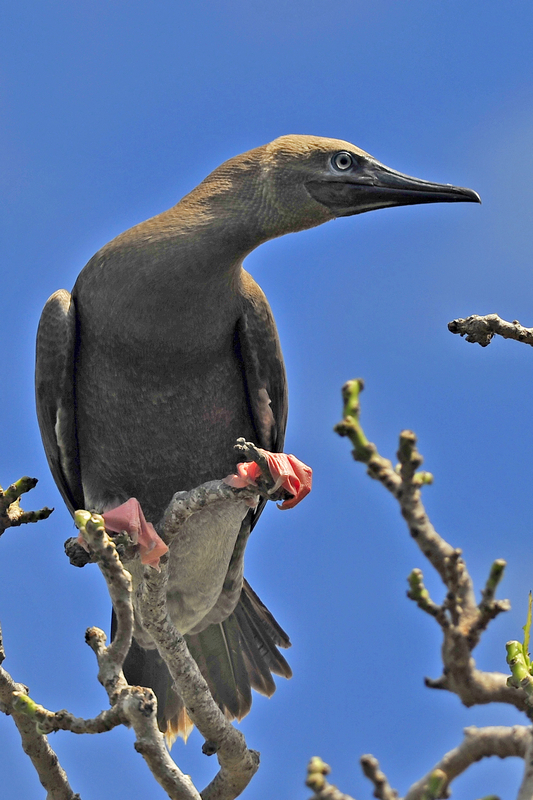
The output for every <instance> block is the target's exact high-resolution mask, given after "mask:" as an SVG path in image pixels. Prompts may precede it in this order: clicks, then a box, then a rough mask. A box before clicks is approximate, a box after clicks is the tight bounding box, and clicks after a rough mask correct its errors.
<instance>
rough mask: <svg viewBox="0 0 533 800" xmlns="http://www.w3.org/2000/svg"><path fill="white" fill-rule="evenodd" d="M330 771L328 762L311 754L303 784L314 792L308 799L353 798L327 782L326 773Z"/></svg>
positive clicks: (331, 799) (341, 799)
mask: <svg viewBox="0 0 533 800" xmlns="http://www.w3.org/2000/svg"><path fill="white" fill-rule="evenodd" d="M330 772H331V767H330V766H329V764H325V763H324V761H322V759H321V758H319V757H318V756H313V758H312V759H311V760H310V761H309V764H308V765H307V780H306V781H305V785H306V786H309V788H310V789H312V790H313V792H314V794H313V796H312V797H310V798H309V800H353V798H351V797H349V796H348V795H347V794H343V793H342V792H340V791H339V790H338V789H337V787H336V786H333V785H332V784H331V783H328V782H327V780H326V775H329V773H330Z"/></svg>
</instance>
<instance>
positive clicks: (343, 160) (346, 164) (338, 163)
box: [332, 152, 353, 172]
mask: <svg viewBox="0 0 533 800" xmlns="http://www.w3.org/2000/svg"><path fill="white" fill-rule="evenodd" d="M332 163H333V166H334V167H335V169H340V170H342V172H344V171H345V170H347V169H350V167H351V166H353V158H352V156H351V155H350V154H349V153H344V152H342V153H337V154H336V155H334V156H333V158H332Z"/></svg>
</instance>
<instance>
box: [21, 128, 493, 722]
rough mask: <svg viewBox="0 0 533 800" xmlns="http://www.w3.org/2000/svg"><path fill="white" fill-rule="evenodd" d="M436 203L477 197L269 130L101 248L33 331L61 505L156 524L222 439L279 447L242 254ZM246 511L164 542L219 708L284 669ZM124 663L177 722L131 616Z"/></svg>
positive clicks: (328, 143)
mask: <svg viewBox="0 0 533 800" xmlns="http://www.w3.org/2000/svg"><path fill="white" fill-rule="evenodd" d="M438 202H480V201H479V197H478V195H477V194H476V193H475V192H473V191H471V190H470V189H463V188H458V187H455V186H451V185H449V184H446V185H443V184H436V183H429V182H427V181H422V180H418V179H416V178H411V177H408V176H406V175H402V174H401V173H399V172H396V171H395V170H392V169H389V168H388V167H386V166H384V165H383V164H381V163H380V162H379V161H376V159H374V158H373V157H372V156H370V155H369V154H368V153H365V152H364V151H363V150H360V149H359V148H357V147H355V146H354V145H352V144H350V143H349V142H345V141H339V140H336V139H325V138H319V137H314V136H282V137H281V138H279V139H276V140H275V141H273V142H271V143H270V144H267V145H264V146H262V147H258V148H257V149H255V150H251V151H249V152H247V153H244V154H242V155H239V156H237V157H235V158H232V159H230V160H229V161H227V162H225V163H224V164H222V165H221V166H220V167H218V168H217V169H216V170H214V172H212V173H211V174H210V175H209V176H208V177H207V178H206V179H205V180H204V181H203V182H202V183H201V184H200V185H199V186H197V187H196V188H195V189H194V190H193V191H192V192H190V194H188V195H187V196H186V197H184V198H183V199H182V200H181V201H180V202H179V203H178V204H177V205H175V206H174V207H173V208H171V209H169V210H168V211H165V212H164V213H162V214H159V215H158V216H156V217H153V218H152V219H149V220H148V221H146V222H143V223H141V224H140V225H136V226H135V227H133V228H131V229H130V230H128V231H126V232H125V233H123V234H121V235H120V236H118V237H117V238H116V239H113V241H111V242H110V243H109V244H107V245H106V246H105V247H103V248H102V249H101V250H100V251H99V252H98V253H96V255H95V256H94V257H93V258H92V259H91V260H90V261H89V263H88V264H87V265H86V267H85V268H84V269H83V270H82V272H81V273H80V275H79V277H78V279H77V281H76V284H75V286H74V289H73V291H72V294H69V293H68V292H67V291H65V290H59V291H58V292H56V293H55V294H53V295H52V297H51V298H50V299H49V300H48V302H47V303H46V305H45V308H44V311H43V314H42V317H41V322H40V325H39V332H38V336H37V367H36V393H37V412H38V418H39V424H40V428H41V434H42V438H43V442H44V447H45V450H46V455H47V458H48V462H49V465H50V468H51V470H52V474H53V476H54V479H55V481H56V483H57V485H58V487H59V490H60V492H61V494H62V496H63V498H64V500H65V502H66V504H67V506H68V508H69V509H70V511H71V513H73V512H74V511H75V510H76V509H79V508H85V509H89V510H91V511H97V512H99V513H103V512H106V511H109V510H111V509H115V508H116V507H118V506H121V505H122V504H124V503H126V502H127V501H129V500H130V498H137V500H138V501H139V503H140V508H141V509H142V512H144V515H145V517H146V519H147V520H148V522H152V523H157V522H158V521H159V520H160V519H161V517H162V515H163V512H164V510H165V508H166V507H167V505H168V503H169V501H170V499H171V498H172V496H173V494H174V493H175V492H176V491H178V490H188V489H191V488H193V487H195V486H198V485H200V484H201V483H203V482H205V481H208V480H213V479H216V478H223V477H224V476H226V475H227V474H228V473H235V471H236V457H234V456H233V455H232V453H233V444H234V442H235V440H236V439H237V438H238V437H245V439H247V440H251V441H253V442H255V443H256V444H257V445H258V446H260V447H262V448H264V449H265V450H267V451H272V452H274V453H279V452H281V451H282V448H283V440H284V434H285V425H286V420H287V389H286V381H285V370H284V366H283V358H282V354H281V348H280V344H279V341H278V335H277V332H276V326H275V323H274V319H273V317H272V313H271V311H270V308H269V305H268V303H267V300H266V298H265V296H264V294H263V292H262V291H261V289H260V288H259V286H258V285H257V284H256V283H255V281H254V280H253V278H252V277H251V276H250V275H249V274H248V273H247V272H245V270H244V269H243V266H242V262H243V260H244V258H245V257H246V256H247V255H248V253H250V252H251V251H252V250H253V249H254V248H256V247H258V246H259V245H260V244H262V243H263V242H266V241H267V240H269V239H272V238H274V237H277V236H282V235H283V234H286V233H291V232H294V231H301V230H305V229H307V228H312V227H314V226H316V225H320V224H322V223H323V222H327V221H328V220H331V219H334V218H335V217H341V216H351V215H354V214H360V213H362V212H364V211H371V210H373V209H379V208H386V207H389V206H401V205H412V204H416V203H438ZM263 505H264V504H260V505H259V506H258V507H257V509H255V510H254V509H252V508H250V507H249V505H246V504H245V503H244V502H243V503H242V505H240V504H239V503H235V504H229V505H227V507H226V506H225V505H224V504H221V506H220V507H210V508H209V509H205V510H204V511H202V512H200V513H198V514H196V515H194V516H193V517H191V518H190V520H188V522H187V523H186V524H185V525H184V527H183V531H182V532H181V533H180V534H179V535H178V536H177V537H176V539H175V540H174V541H173V542H172V544H171V548H170V577H169V588H168V608H169V612H170V614H171V616H172V619H173V621H174V623H175V625H176V627H177V628H178V630H179V631H180V632H181V633H183V634H184V635H185V636H186V637H187V642H188V645H189V649H190V651H191V653H192V655H193V656H194V658H195V659H196V660H197V662H198V664H199V666H200V669H201V670H202V672H203V674H204V676H205V677H206V680H207V681H208V683H209V686H210V688H211V690H212V693H213V696H214V698H215V700H216V701H217V702H218V704H219V705H220V707H221V708H222V709H223V711H224V712H225V713H226V715H227V716H228V717H229V718H235V717H236V718H238V719H240V718H241V717H243V716H244V715H245V714H246V713H247V712H248V711H249V709H250V705H251V687H253V688H254V689H256V690H257V691H259V692H262V693H263V694H266V695H271V694H272V693H273V691H274V689H275V684H274V681H273V678H272V673H274V674H276V675H283V676H285V677H290V675H291V671H290V667H289V666H288V664H287V662H286V661H285V659H284V658H283V657H282V655H281V654H280V652H279V651H278V647H288V646H289V644H290V642H289V639H288V636H287V634H286V633H285V632H284V631H283V630H282V629H281V628H280V626H279V625H278V624H277V622H276V621H275V620H274V618H273V617H272V615H271V614H270V612H269V611H268V610H267V609H266V607H265V606H264V605H263V604H262V603H261V601H260V600H259V598H258V597H257V595H256V594H255V593H254V592H253V591H252V589H251V587H250V586H249V585H248V583H247V582H246V581H245V580H244V577H243V559H244V547H245V544H246V540H247V538H248V536H249V533H250V531H251V529H252V527H253V526H254V524H255V523H256V521H257V518H258V516H259V514H260V512H261V510H262V508H263ZM119 528H120V523H119ZM139 570H140V566H139ZM140 575H141V572H140V571H139V575H138V576H137V578H139V577H140ZM135 578H136V576H135V575H134V580H135ZM124 669H125V674H126V677H127V679H128V681H129V682H130V683H132V684H139V685H144V686H150V687H152V688H153V689H154V691H155V692H156V694H157V697H158V703H159V721H160V726H161V729H162V730H167V732H169V733H171V732H172V731H176V730H177V729H178V727H181V729H182V730H183V729H184V728H185V727H186V715H185V714H184V713H183V712H184V709H183V703H182V702H181V699H180V698H179V696H178V695H177V694H176V692H175V691H174V689H173V688H172V685H171V680H170V676H169V673H168V670H167V669H166V666H165V664H164V663H163V662H162V660H161V658H160V657H159V655H158V653H157V650H155V649H154V643H153V641H152V640H151V639H150V637H149V636H148V634H147V633H146V631H144V630H143V628H142V625H141V623H140V621H139V620H138V619H136V624H135V639H134V642H133V645H132V648H131V650H130V653H129V656H128V658H127V660H126V663H125V666H124Z"/></svg>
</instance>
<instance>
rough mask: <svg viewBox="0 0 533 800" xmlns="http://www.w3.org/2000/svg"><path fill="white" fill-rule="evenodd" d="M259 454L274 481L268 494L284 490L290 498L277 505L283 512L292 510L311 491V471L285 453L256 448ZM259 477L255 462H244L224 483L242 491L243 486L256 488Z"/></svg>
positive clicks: (301, 462)
mask: <svg viewBox="0 0 533 800" xmlns="http://www.w3.org/2000/svg"><path fill="white" fill-rule="evenodd" d="M258 450H259V452H260V453H261V455H262V456H264V458H265V459H266V461H267V463H268V469H269V472H270V474H271V476H272V480H273V481H274V486H273V487H272V488H271V489H269V494H274V492H277V491H278V490H279V489H284V490H285V491H286V492H288V494H290V495H292V497H290V498H288V499H287V500H284V501H283V503H281V504H280V505H278V508H281V509H283V510H285V509H287V508H294V506H295V505H297V504H298V503H299V502H300V500H303V498H304V497H305V496H306V495H308V494H309V492H310V491H311V483H312V477H313V470H312V469H311V467H308V466H307V464H304V463H303V461H300V460H299V459H298V458H296V456H293V455H287V454H286V453H270V452H269V451H268V450H262V449H261V448H258ZM260 476H261V470H260V468H259V467H258V465H257V464H256V463H255V461H245V462H243V463H240V464H237V474H236V475H228V476H227V478H224V483H227V484H229V485H230V486H233V488H235V489H242V488H244V487H245V486H257V479H258V478H259V477H260Z"/></svg>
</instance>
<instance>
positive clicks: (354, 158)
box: [245, 135, 481, 235]
mask: <svg viewBox="0 0 533 800" xmlns="http://www.w3.org/2000/svg"><path fill="white" fill-rule="evenodd" d="M253 153H257V154H258V156H259V159H260V163H261V173H262V174H261V180H260V184H259V185H260V190H261V192H262V195H263V198H262V199H263V204H262V209H263V220H264V221H266V222H267V224H269V225H270V226H271V227H272V229H277V230H276V233H274V235H281V234H283V233H288V232H289V231H297V230H303V229H305V228H311V227H313V226H315V225H320V224H321V223H323V222H326V221H327V220H330V219H333V218H335V217H347V216H352V215H353V214H362V213H363V212H364V211H373V210H374V209H378V208H388V207H391V206H404V205H414V204H417V203H453V202H476V203H479V202H481V201H480V199H479V195H478V194H476V192H474V191H472V190H471V189H463V188H459V187H457V186H452V185H450V184H440V183H430V182H429V181H423V180H420V179H418V178H412V177H409V176H408V175H403V174H402V173H401V172H397V171H396V170H393V169H390V168H389V167H386V166H385V165H384V164H381V163H380V162H379V161H377V160H376V159H375V158H373V157H372V156H371V155H369V154H368V153H365V151H364V150H361V149H359V148H358V147H355V145H353V144H350V143H349V142H345V141H342V140H339V139H325V138H322V137H318V136H296V135H294V136H281V137H280V138H279V139H275V140H274V141H273V142H271V143H270V144H268V145H265V146H264V147H261V148H258V149H257V150H256V151H251V152H250V153H249V154H245V156H246V155H248V156H250V155H252V154H253ZM265 218H266V219H265ZM281 228H283V230H282V229H281Z"/></svg>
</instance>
